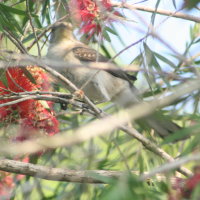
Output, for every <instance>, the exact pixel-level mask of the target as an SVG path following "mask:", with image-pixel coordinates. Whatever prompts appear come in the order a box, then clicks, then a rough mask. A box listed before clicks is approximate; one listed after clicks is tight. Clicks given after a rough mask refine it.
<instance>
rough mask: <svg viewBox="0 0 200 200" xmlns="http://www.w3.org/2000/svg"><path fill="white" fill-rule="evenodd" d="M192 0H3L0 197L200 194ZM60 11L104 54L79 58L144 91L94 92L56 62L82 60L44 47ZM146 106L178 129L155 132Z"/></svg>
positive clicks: (198, 37)
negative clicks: (110, 97)
mask: <svg viewBox="0 0 200 200" xmlns="http://www.w3.org/2000/svg"><path fill="white" fill-rule="evenodd" d="M198 6H199V4H198V1H195V0H194V1H191V2H190V1H186V0H182V1H176V0H173V1H170V2H169V1H167V0H163V1H160V0H157V1H136V0H134V1H124V0H122V1H110V0H57V1H55V0H43V1H34V0H20V1H18V0H11V1H1V2H0V12H1V15H0V59H1V60H0V68H1V69H0V94H1V96H0V137H1V145H0V153H1V159H0V170H1V171H0V180H1V181H0V199H16V200H21V199H74V200H75V199H97V200H98V199H99V200H107V199H109V200H110V199H115V200H123V199H124V200H129V199H131V200H132V199H138V200H140V199H141V200H144V199H157V200H163V199H169V200H173V199H177V200H183V199H192V198H193V199H199V197H200V196H199V163H198V161H199V158H200V156H199V143H200V142H199V139H200V137H199V130H200V129H199V127H200V125H199V121H200V120H199V96H200V93H199V89H200V88H199V87H200V82H199V64H200V58H199V43H200V26H199V23H200V18H199V12H200V11H199V7H198ZM58 21H59V22H60V21H65V22H69V23H71V24H72V27H73V30H74V37H75V38H76V39H78V40H80V41H81V42H84V43H85V44H86V45H88V46H89V48H93V49H95V50H97V51H98V53H97V61H98V57H99V56H101V55H100V54H103V55H104V56H105V57H106V58H107V59H108V62H107V63H104V64H103V63H98V62H97V63H87V62H86V63H81V64H83V66H82V67H88V68H89V69H90V67H91V68H93V67H94V68H95V69H96V68H97V69H98V70H102V69H103V70H111V69H112V70H115V72H113V75H116V73H120V74H122V71H125V72H127V73H128V77H132V76H137V80H136V81H135V82H133V84H134V85H135V87H136V88H137V89H138V91H139V92H138V93H140V94H139V95H140V96H141V99H142V98H143V99H144V100H143V102H139V103H138V104H137V105H132V106H130V108H129V109H126V110H125V112H124V111H123V110H122V109H121V108H117V107H116V106H115V105H113V104H112V103H111V102H102V103H101V104H97V103H96V102H93V101H91V100H90V99H88V97H85V96H84V94H82V93H81V92H82V89H83V88H84V85H83V86H82V87H80V88H77V86H76V85H74V83H73V81H72V82H70V81H69V80H68V79H66V78H65V77H63V76H62V75H63V74H62V73H61V74H59V73H58V71H59V69H60V68H64V67H66V68H67V67H74V68H75V70H77V69H79V68H78V67H80V66H79V64H77V63H73V60H72V61H71V63H66V62H63V61H61V60H60V61H61V62H58V61H55V62H54V61H52V60H51V61H50V60H48V59H46V58H45V55H46V53H47V49H48V45H49V40H50V39H51V34H50V33H51V30H52V27H53V26H54V24H55V23H56V22H58ZM64 53H65V52H64V50H63V54H64ZM69 56H70V53H69ZM90 56H92V55H90ZM80 70H81V68H80ZM77 73H78V70H77ZM97 73H98V72H97ZM126 78H127V77H126ZM87 81H92V77H91V80H87ZM66 85H68V86H66ZM116 87H117V86H116ZM67 88H70V89H69V90H68V89H67ZM113 89H114V88H113ZM77 94H81V95H77ZM124 98H126V96H125V97H124ZM134 106H135V107H134ZM154 111H156V113H157V115H158V116H157V117H158V118H160V119H161V118H162V117H161V116H163V115H164V116H165V117H166V118H163V119H162V120H161V121H162V123H165V126H166V127H167V126H168V124H167V122H168V120H171V121H174V122H175V123H176V124H177V127H180V130H178V131H176V132H174V133H173V134H171V135H170V136H168V137H166V138H160V137H158V136H157V135H156V133H155V131H154V130H152V129H150V128H149V127H147V126H146V124H145V123H144V120H143V119H146V116H148V115H149V114H151V113H153V112H154ZM165 120H166V121H165Z"/></svg>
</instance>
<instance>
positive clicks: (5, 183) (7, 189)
mask: <svg viewBox="0 0 200 200" xmlns="http://www.w3.org/2000/svg"><path fill="white" fill-rule="evenodd" d="M0 180H1V181H0V196H1V199H10V196H11V192H12V189H13V187H14V186H15V184H14V181H13V178H12V176H11V174H10V173H8V172H3V171H0Z"/></svg>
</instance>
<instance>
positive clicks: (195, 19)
mask: <svg viewBox="0 0 200 200" xmlns="http://www.w3.org/2000/svg"><path fill="white" fill-rule="evenodd" d="M112 5H113V6H116V7H122V8H127V9H130V10H140V11H145V12H151V13H155V12H156V13H157V14H160V15H165V16H172V17H176V18H180V19H185V20H189V21H193V22H197V23H200V18H199V17H196V16H193V15H187V14H185V13H181V12H172V11H168V10H163V9H155V8H149V7H145V6H139V5H131V4H128V3H117V2H112Z"/></svg>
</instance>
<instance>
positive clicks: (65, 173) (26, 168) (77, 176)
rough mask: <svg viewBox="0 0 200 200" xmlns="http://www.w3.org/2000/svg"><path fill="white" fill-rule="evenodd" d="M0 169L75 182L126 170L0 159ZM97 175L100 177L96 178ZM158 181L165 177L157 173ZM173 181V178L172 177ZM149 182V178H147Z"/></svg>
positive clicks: (97, 180) (93, 179)
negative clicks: (68, 167) (54, 166)
mask: <svg viewBox="0 0 200 200" xmlns="http://www.w3.org/2000/svg"><path fill="white" fill-rule="evenodd" d="M0 170H2V171H6V172H11V173H16V174H23V175H26V176H33V177H37V178H41V179H46V180H51V181H64V182H75V183H105V182H104V181H102V178H103V177H105V178H116V179H119V178H120V177H123V176H126V175H127V172H126V171H111V170H69V169H62V168H51V167H47V166H42V165H35V164H31V163H25V162H20V161H15V160H8V159H1V160H0ZM130 172H131V173H133V174H135V175H139V173H138V172H137V171H130ZM98 176H99V177H100V178H99V179H98ZM156 178H157V180H158V181H161V180H165V177H164V176H162V175H158V176H157V177H156ZM172 181H173V179H172ZM148 182H149V180H148Z"/></svg>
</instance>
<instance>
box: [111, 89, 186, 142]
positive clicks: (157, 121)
mask: <svg viewBox="0 0 200 200" xmlns="http://www.w3.org/2000/svg"><path fill="white" fill-rule="evenodd" d="M141 101H142V99H141V98H139V95H138V91H137V89H136V88H134V87H133V88H132V89H131V90H130V89H129V90H128V89H126V90H123V91H122V92H121V93H120V94H118V98H117V101H116V100H115V103H116V104H118V105H119V106H120V107H123V108H127V107H129V106H131V105H133V104H137V103H139V102H141ZM137 121H138V123H139V124H140V125H142V126H143V127H148V128H152V129H154V130H155V132H156V133H157V134H158V135H159V136H160V137H162V138H164V137H167V136H169V135H172V134H174V133H175V132H177V131H179V130H181V127H180V126H179V125H177V124H176V123H174V122H173V121H172V120H171V119H169V117H168V116H166V115H164V114H163V113H162V112H160V111H155V112H154V113H153V114H151V115H148V116H146V117H143V118H142V119H140V120H137ZM179 138H180V139H177V140H176V141H178V140H182V139H186V137H179Z"/></svg>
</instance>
